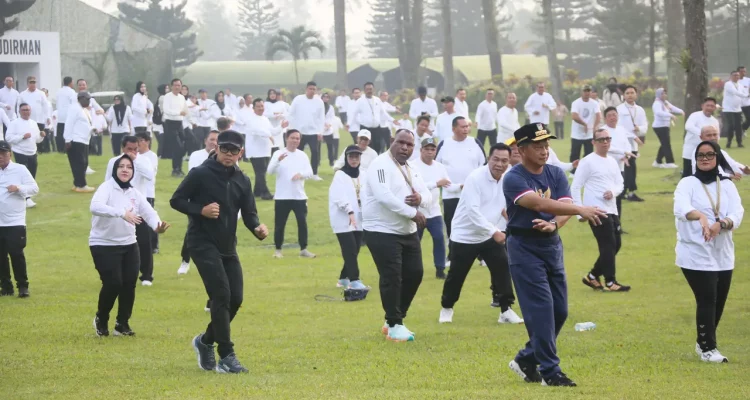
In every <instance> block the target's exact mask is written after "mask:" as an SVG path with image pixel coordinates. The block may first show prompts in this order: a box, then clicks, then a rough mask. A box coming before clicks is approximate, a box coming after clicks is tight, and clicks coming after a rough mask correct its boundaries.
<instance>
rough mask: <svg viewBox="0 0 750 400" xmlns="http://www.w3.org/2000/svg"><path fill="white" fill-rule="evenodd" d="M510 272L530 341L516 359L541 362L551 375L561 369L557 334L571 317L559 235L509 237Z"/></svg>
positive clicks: (519, 361)
mask: <svg viewBox="0 0 750 400" xmlns="http://www.w3.org/2000/svg"><path fill="white" fill-rule="evenodd" d="M508 258H509V262H510V274H511V276H512V277H513V284H514V285H515V287H516V296H517V297H518V302H519V305H520V306H521V311H522V312H523V318H524V321H525V324H526V331H527V332H528V334H529V341H528V342H526V346H525V347H524V348H523V349H522V350H521V351H519V352H518V354H517V355H516V362H518V363H527V364H533V365H539V372H540V373H541V374H542V376H543V377H545V378H549V377H552V376H554V375H555V374H557V373H558V372H560V365H559V364H560V359H559V358H558V357H557V345H556V341H557V335H558V334H559V333H560V329H562V327H563V324H565V320H566V319H567V318H568V286H567V283H566V280H565V268H564V265H563V247H562V241H561V240H560V237H559V236H553V237H549V238H527V237H518V236H512V235H511V236H509V237H508Z"/></svg>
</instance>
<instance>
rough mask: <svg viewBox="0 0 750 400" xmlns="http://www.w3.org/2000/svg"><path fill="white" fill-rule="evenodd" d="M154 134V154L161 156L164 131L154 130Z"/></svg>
mask: <svg viewBox="0 0 750 400" xmlns="http://www.w3.org/2000/svg"><path fill="white" fill-rule="evenodd" d="M163 128H164V127H162V129H163ZM154 136H156V143H157V147H156V156H157V157H159V158H161V155H162V151H164V145H163V144H162V143H163V141H162V139H163V138H164V132H156V131H154Z"/></svg>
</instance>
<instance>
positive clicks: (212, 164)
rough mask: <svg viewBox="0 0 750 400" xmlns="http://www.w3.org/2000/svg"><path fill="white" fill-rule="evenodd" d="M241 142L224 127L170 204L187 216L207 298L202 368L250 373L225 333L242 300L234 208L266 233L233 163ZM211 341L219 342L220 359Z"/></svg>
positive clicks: (197, 345)
mask: <svg viewBox="0 0 750 400" xmlns="http://www.w3.org/2000/svg"><path fill="white" fill-rule="evenodd" d="M243 145H244V140H243V138H242V135H241V134H240V133H238V132H235V131H231V130H230V131H226V132H222V133H221V134H220V135H219V137H218V151H217V152H216V153H215V154H211V155H209V157H208V160H206V162H204V163H203V164H201V165H200V166H198V167H196V168H194V169H192V170H191V171H190V172H189V173H188V175H187V177H185V179H184V180H183V181H182V183H180V186H178V187H177V190H176V191H175V193H174V195H173V196H172V199H171V200H170V204H171V206H172V208H174V209H175V210H177V211H179V212H181V213H183V214H187V215H188V217H189V223H188V235H187V236H188V237H187V240H188V246H189V249H190V258H192V259H193V262H195V266H196V267H197V268H198V273H200V276H201V279H202V280H203V284H204V285H205V287H206V292H207V293H208V297H209V299H211V322H210V323H209V324H208V327H207V328H206V333H203V334H200V335H198V336H196V337H195V338H194V339H193V348H194V349H195V352H196V353H197V355H198V364H199V365H200V367H201V368H202V369H204V370H206V371H210V370H213V369H215V370H216V371H217V372H221V373H235V374H236V373H246V372H248V370H247V369H246V368H245V367H243V366H242V364H240V362H239V360H238V359H237V357H236V356H235V354H234V345H233V343H232V342H231V340H230V337H229V324H230V322H231V321H232V319H234V316H235V315H236V314H237V310H239V308H240V305H241V304H242V285H243V283H242V266H241V265H240V260H239V258H238V256H237V250H236V246H237V236H236V235H237V213H238V211H241V212H242V220H243V221H244V223H245V226H246V227H247V229H249V230H250V231H251V232H252V233H253V235H255V237H257V238H258V239H260V240H263V239H265V238H266V236H268V228H266V226H265V225H263V224H261V223H260V221H259V220H258V213H257V209H256V206H255V197H253V191H252V187H251V185H250V179H249V178H248V177H247V176H246V175H245V174H244V173H242V171H241V170H240V169H239V167H237V162H238V161H239V160H240V159H241V158H242V154H243V151H244V148H243V147H244V146H243ZM214 343H217V344H218V351H219V357H220V360H219V362H218V364H217V362H216V358H215V356H214Z"/></svg>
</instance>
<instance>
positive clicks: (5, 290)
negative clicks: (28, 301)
mask: <svg viewBox="0 0 750 400" xmlns="http://www.w3.org/2000/svg"><path fill="white" fill-rule="evenodd" d="M15 294H16V293H15V292H14V291H13V288H10V289H8V288H3V289H0V296H13V295H15Z"/></svg>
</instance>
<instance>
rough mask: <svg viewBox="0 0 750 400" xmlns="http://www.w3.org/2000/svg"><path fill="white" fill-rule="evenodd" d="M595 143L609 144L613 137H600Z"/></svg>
mask: <svg viewBox="0 0 750 400" xmlns="http://www.w3.org/2000/svg"><path fill="white" fill-rule="evenodd" d="M594 141H595V142H597V143H607V142H611V141H612V138H611V137H600V138H596V139H594Z"/></svg>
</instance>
